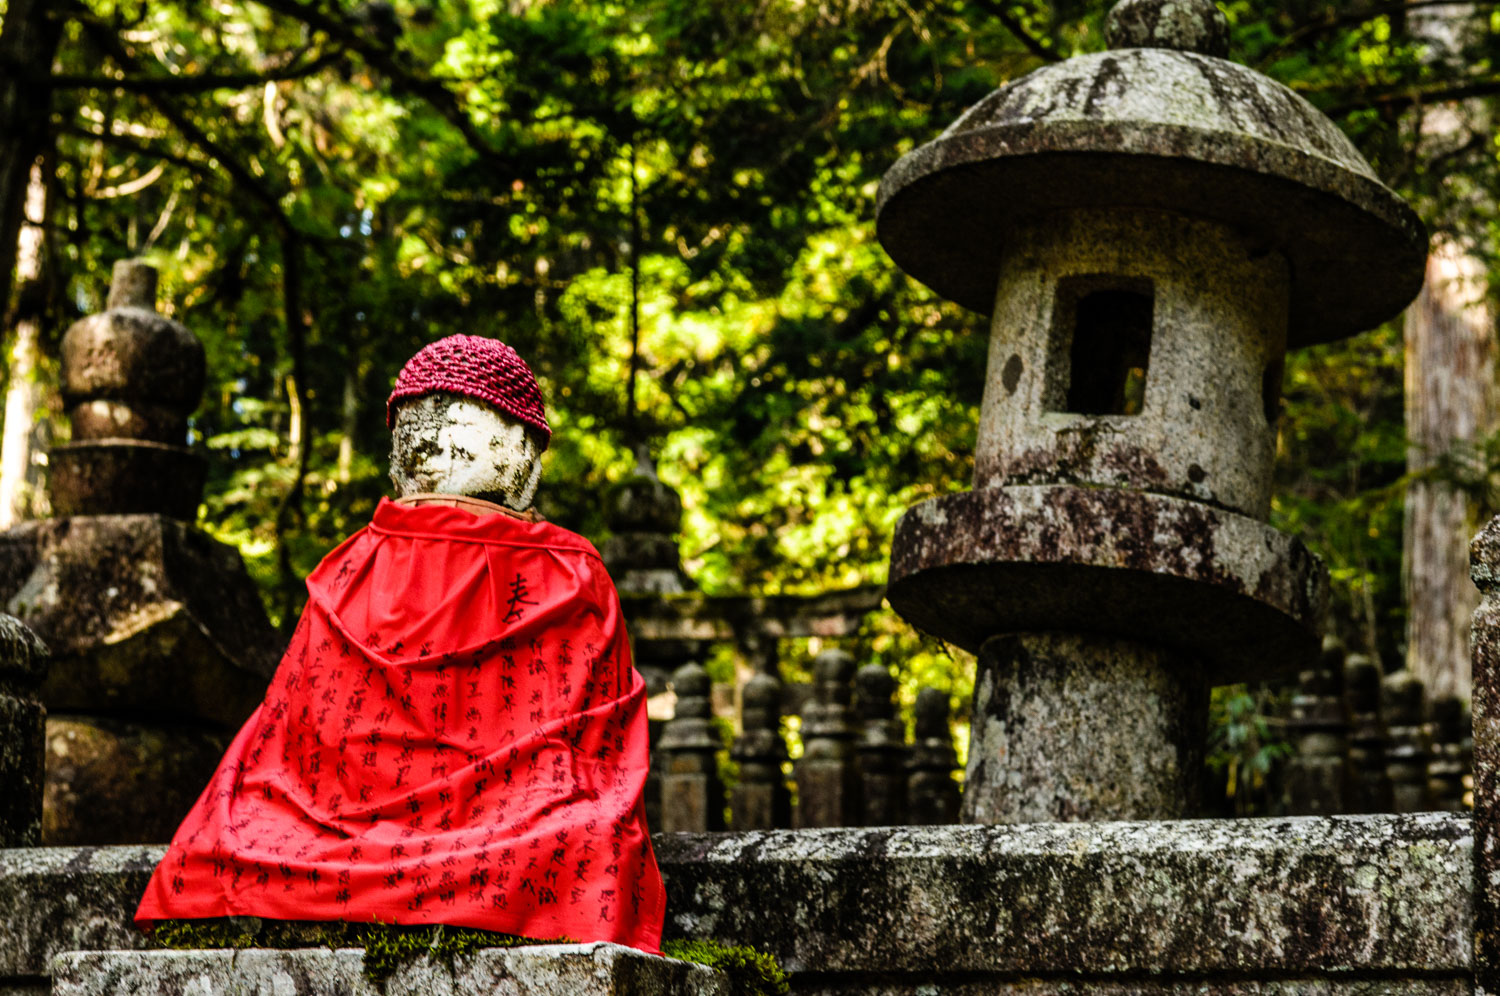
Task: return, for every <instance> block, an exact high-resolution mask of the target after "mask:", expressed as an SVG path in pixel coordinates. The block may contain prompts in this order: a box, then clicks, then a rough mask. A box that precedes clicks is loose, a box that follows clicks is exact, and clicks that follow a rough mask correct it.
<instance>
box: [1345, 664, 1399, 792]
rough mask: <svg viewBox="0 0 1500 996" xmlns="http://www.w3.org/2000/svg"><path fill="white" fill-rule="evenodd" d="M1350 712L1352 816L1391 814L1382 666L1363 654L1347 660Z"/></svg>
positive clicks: (1347, 702) (1346, 688)
mask: <svg viewBox="0 0 1500 996" xmlns="http://www.w3.org/2000/svg"><path fill="white" fill-rule="evenodd" d="M1344 695H1345V701H1346V708H1347V710H1348V713H1349V802H1348V811H1349V812H1351V813H1389V812H1390V811H1391V781H1390V779H1389V778H1387V777H1386V773H1385V750H1386V733H1385V721H1384V719H1383V718H1382V717H1381V714H1380V667H1379V666H1378V665H1377V664H1376V663H1375V662H1374V661H1372V660H1371V659H1370V658H1368V657H1366V656H1365V655H1364V654H1350V655H1349V656H1348V658H1347V659H1346V660H1345V661H1344Z"/></svg>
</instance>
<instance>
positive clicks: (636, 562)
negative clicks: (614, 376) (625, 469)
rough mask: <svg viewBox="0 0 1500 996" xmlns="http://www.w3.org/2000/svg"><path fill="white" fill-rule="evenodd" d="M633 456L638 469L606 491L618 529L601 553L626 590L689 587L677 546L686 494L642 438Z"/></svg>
mask: <svg viewBox="0 0 1500 996" xmlns="http://www.w3.org/2000/svg"><path fill="white" fill-rule="evenodd" d="M635 456H636V465H635V471H634V472H633V473H632V474H631V475H630V476H629V477H626V478H625V479H624V480H622V481H620V482H619V483H618V484H616V485H614V486H613V487H611V488H610V489H609V492H608V494H607V496H606V497H605V502H604V522H605V525H607V526H609V529H610V531H611V532H612V533H614V535H613V536H611V537H610V538H609V539H607V540H605V541H604V544H603V545H602V546H601V547H600V548H599V555H600V556H601V557H602V558H603V559H604V566H605V567H607V568H608V569H609V572H610V576H611V577H613V578H614V579H615V585H616V586H617V587H618V588H619V590H620V593H621V594H622V595H631V594H635V595H675V594H680V593H682V592H685V591H689V590H691V589H692V587H693V582H692V581H691V580H690V579H689V578H688V576H687V574H686V573H685V572H684V571H683V570H682V561H681V557H680V556H679V554H678V552H677V530H678V527H679V526H680V525H681V523H682V499H681V498H680V497H678V495H677V492H676V491H673V490H672V489H671V488H669V487H667V486H666V485H665V484H663V483H662V481H661V478H660V477H658V476H657V473H656V465H655V464H654V463H653V462H652V460H651V453H650V450H649V449H648V448H647V447H646V446H645V445H644V444H643V445H640V446H637V447H636V451H635ZM637 656H638V657H645V656H648V655H639V654H638V655H637ZM637 663H638V664H639V663H640V661H637ZM647 680H648V681H649V680H650V677H649V675H648V676H647Z"/></svg>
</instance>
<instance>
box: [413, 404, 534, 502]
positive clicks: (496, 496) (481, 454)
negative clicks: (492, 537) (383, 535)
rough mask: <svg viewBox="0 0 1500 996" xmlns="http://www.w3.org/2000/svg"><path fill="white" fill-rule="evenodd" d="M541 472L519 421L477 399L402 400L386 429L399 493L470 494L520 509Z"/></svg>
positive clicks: (531, 443) (530, 497)
mask: <svg viewBox="0 0 1500 996" xmlns="http://www.w3.org/2000/svg"><path fill="white" fill-rule="evenodd" d="M541 475H542V461H541V450H540V448H539V447H538V446H537V444H536V440H535V439H534V438H533V437H532V435H531V433H530V432H529V431H528V430H527V427H526V425H525V423H523V422H520V421H518V420H517V419H514V418H511V417H510V416H509V415H507V414H505V413H504V412H502V411H501V410H500V409H498V408H495V407H493V406H492V405H487V404H485V403H484V402H482V401H474V400H472V399H470V398H465V397H462V396H460V395H456V394H445V393H441V392H439V393H436V394H426V395H423V396H422V397H420V398H414V399H412V400H410V401H406V402H402V403H401V404H400V405H399V406H398V407H397V409H396V425H395V428H394V429H393V430H392V432H391V483H392V484H394V485H395V486H396V492H397V494H398V495H401V496H405V495H410V494H420V493H424V492H426V493H435V494H446V495H468V496H469V497H471V498H482V499H484V500H486V501H492V502H496V503H498V504H501V505H504V506H505V507H507V508H513V509H515V510H517V511H525V510H526V509H528V508H530V507H531V501H532V499H533V498H534V497H535V496H536V486H537V481H538V480H539V479H540V478H541Z"/></svg>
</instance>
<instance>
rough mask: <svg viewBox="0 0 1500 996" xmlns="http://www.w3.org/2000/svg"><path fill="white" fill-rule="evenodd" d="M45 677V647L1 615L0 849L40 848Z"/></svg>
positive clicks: (30, 633)
mask: <svg viewBox="0 0 1500 996" xmlns="http://www.w3.org/2000/svg"><path fill="white" fill-rule="evenodd" d="M46 672H47V648H46V646H45V645H43V643H42V641H41V640H39V639H38V638H37V635H36V634H35V633H33V632H32V631H31V630H29V629H27V628H26V626H25V625H24V624H23V623H22V622H21V621H20V620H19V619H16V618H15V617H14V616H8V615H5V614H3V613H0V786H4V790H3V791H0V848H3V847H35V846H36V845H37V844H39V843H41V833H42V772H43V758H44V757H45V742H44V740H43V733H44V722H45V719H46V715H47V713H46V710H45V709H43V708H42V704H41V703H40V702H38V701H37V699H36V689H37V686H38V685H39V684H41V682H42V678H43V677H44V676H45V675H46Z"/></svg>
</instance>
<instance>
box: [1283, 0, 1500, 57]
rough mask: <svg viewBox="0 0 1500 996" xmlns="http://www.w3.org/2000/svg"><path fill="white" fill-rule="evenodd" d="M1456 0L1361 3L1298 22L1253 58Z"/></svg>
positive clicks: (1479, 1) (1488, 1)
mask: <svg viewBox="0 0 1500 996" xmlns="http://www.w3.org/2000/svg"><path fill="white" fill-rule="evenodd" d="M1455 2H1457V0H1396V2H1394V3H1382V4H1377V5H1376V6H1373V7H1365V8H1363V9H1359V10H1350V11H1345V12H1344V13H1341V14H1332V15H1329V16H1327V17H1323V18H1321V19H1319V20H1316V21H1310V22H1307V23H1305V24H1300V25H1298V26H1297V27H1295V28H1293V29H1292V30H1291V31H1288V32H1287V33H1286V34H1285V35H1283V36H1282V38H1281V40H1280V41H1278V42H1277V43H1276V44H1275V45H1272V46H1271V48H1270V49H1269V50H1268V51H1267V52H1266V53H1265V54H1264V55H1262V56H1261V57H1260V58H1259V59H1257V60H1256V65H1257V66H1265V65H1268V64H1270V63H1271V62H1272V61H1274V60H1275V59H1277V58H1278V57H1280V56H1281V55H1283V54H1284V53H1286V52H1287V51H1289V50H1291V49H1294V48H1296V47H1297V46H1298V45H1300V44H1302V43H1303V42H1304V41H1306V40H1308V39H1309V38H1313V37H1315V36H1317V35H1320V34H1326V33H1327V32H1329V31H1337V30H1338V29H1339V28H1346V27H1349V26H1350V25H1353V24H1364V23H1365V22H1366V21H1373V20H1375V19H1376V18H1377V17H1389V16H1390V15H1392V14H1402V13H1405V12H1407V11H1411V10H1421V9H1422V8H1424V7H1449V6H1452V5H1453V4H1454V3H1455ZM1471 6H1473V7H1475V8H1476V9H1482V8H1486V7H1496V6H1500V2H1497V0H1473V2H1472V3H1471Z"/></svg>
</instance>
